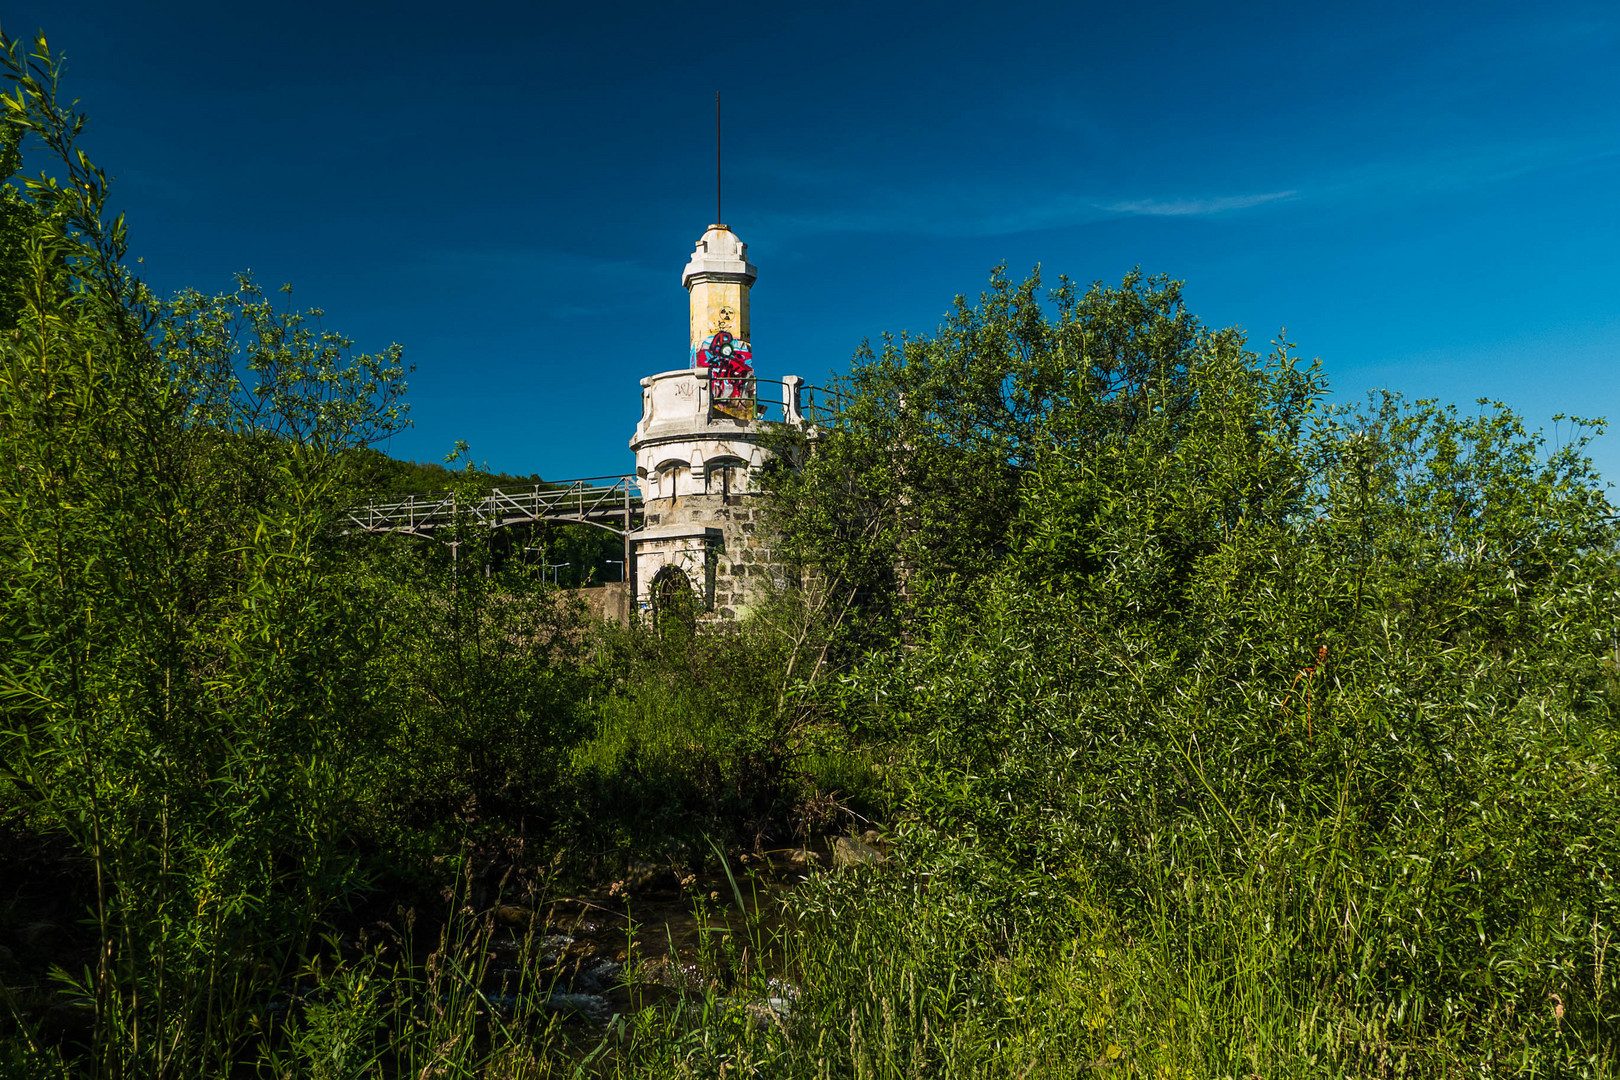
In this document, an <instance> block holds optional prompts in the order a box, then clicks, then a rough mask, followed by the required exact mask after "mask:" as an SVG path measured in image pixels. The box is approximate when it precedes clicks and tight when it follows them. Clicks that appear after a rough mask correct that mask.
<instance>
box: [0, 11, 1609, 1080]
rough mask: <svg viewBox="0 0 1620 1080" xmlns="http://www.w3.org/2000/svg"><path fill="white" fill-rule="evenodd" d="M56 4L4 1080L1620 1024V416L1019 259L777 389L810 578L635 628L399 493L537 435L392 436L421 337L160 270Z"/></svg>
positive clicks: (1263, 1061) (1008, 1064)
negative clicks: (95, 129)
mask: <svg viewBox="0 0 1620 1080" xmlns="http://www.w3.org/2000/svg"><path fill="white" fill-rule="evenodd" d="M5 44H6V52H5V53H4V54H3V56H0V60H3V61H4V65H5V69H6V78H7V88H6V94H5V98H4V102H3V109H4V125H3V127H0V133H3V138H0V161H3V163H4V165H5V168H6V170H7V174H8V177H9V178H10V179H9V183H8V184H6V185H5V186H4V187H0V270H3V273H4V277H3V279H0V561H3V565H4V567H5V573H4V574H3V575H0V582H3V588H0V1076H18V1077H28V1078H47V1077H51V1078H55V1077H143V1078H144V1077H191V1076H225V1075H229V1076H266V1077H277V1078H280V1077H413V1078H414V1077H433V1076H443V1077H461V1076H476V1077H491V1078H494V1077H546V1076H557V1077H576V1076H601V1077H609V1076H623V1077H647V1078H653V1077H658V1078H666V1077H710V1078H719V1077H739V1076H771V1077H804V1078H807V1080H808V1078H829V1080H830V1078H877V1077H905V1076H926V1077H1003V1076H1006V1077H1030V1078H1034V1077H1079V1076H1093V1075H1117V1076H1141V1077H1152V1078H1155V1080H1158V1078H1170V1077H1176V1078H1182V1077H1187V1078H1193V1077H1206V1076H1207V1077H1211V1078H1214V1077H1236V1076H1244V1077H1248V1076H1268V1077H1269V1076H1307V1075H1309V1076H1345V1077H1352V1076H1353V1077H1372V1076H1377V1077H1387V1076H1436V1077H1438V1076H1456V1075H1464V1074H1467V1075H1479V1076H1486V1075H1489V1076H1526V1077H1528V1076H1594V1077H1595V1076H1609V1075H1613V1074H1614V1072H1615V1070H1616V1068H1617V1065H1620V1057H1617V1054H1616V1036H1617V1030H1620V992H1617V990H1616V986H1615V978H1614V975H1613V972H1612V971H1611V970H1610V968H1611V965H1610V956H1611V944H1612V935H1613V933H1614V928H1615V926H1616V924H1617V919H1620V886H1617V884H1616V881H1615V876H1614V874H1615V867H1616V866H1620V797H1617V796H1620V791H1617V786H1620V547H1617V533H1616V530H1617V517H1616V510H1615V507H1614V505H1613V504H1612V502H1611V501H1610V499H1609V496H1608V494H1607V488H1606V486H1605V484H1604V482H1603V480H1602V478H1601V477H1600V476H1598V475H1597V474H1596V473H1595V472H1594V470H1593V468H1592V466H1591V463H1590V461H1589V460H1588V459H1587V457H1586V456H1585V454H1584V452H1583V447H1584V446H1585V440H1587V439H1588V438H1590V436H1591V435H1592V434H1594V433H1596V432H1598V431H1601V430H1602V422H1601V421H1599V420H1595V419H1594V420H1579V421H1569V422H1568V423H1566V424H1565V428H1564V431H1563V432H1561V434H1560V438H1559V439H1558V441H1557V442H1556V443H1549V441H1548V439H1547V437H1545V436H1544V435H1542V434H1541V433H1539V432H1536V431H1533V430H1530V429H1528V428H1527V427H1526V426H1525V425H1524V423H1523V422H1522V421H1521V419H1520V418H1518V417H1516V416H1515V415H1513V414H1512V413H1511V412H1510V411H1509V410H1507V409H1505V408H1503V407H1502V406H1499V405H1495V404H1492V403H1489V402H1480V403H1477V404H1476V405H1473V406H1469V407H1467V408H1460V407H1457V406H1453V405H1449V404H1445V403H1441V402H1433V401H1406V400H1403V399H1402V398H1400V397H1399V396H1398V395H1395V394H1393V393H1384V394H1378V395H1375V396H1373V397H1371V398H1370V399H1369V400H1367V401H1366V402H1364V403H1360V404H1356V405H1350V406H1345V405H1338V404H1334V403H1332V401H1331V400H1330V398H1329V382H1328V378H1327V373H1326V371H1325V370H1324V368H1323V367H1322V365H1320V364H1319V363H1316V362H1314V361H1311V362H1307V361H1304V360H1302V359H1301V358H1300V356H1299V354H1298V352H1297V350H1296V348H1295V346H1294V345H1293V344H1291V343H1289V342H1287V341H1283V340H1278V341H1276V342H1273V343H1272V344H1271V345H1270V346H1269V347H1268V348H1266V349H1264V350H1257V349H1256V348H1255V347H1254V345H1253V344H1252V343H1251V342H1250V341H1249V340H1248V338H1247V337H1246V336H1245V334H1244V333H1243V332H1241V331H1240V330H1237V329H1233V328H1215V327H1210V326H1206V325H1205V324H1204V323H1202V322H1201V321H1200V320H1199V319H1198V318H1197V317H1196V316H1195V315H1194V314H1193V313H1192V312H1190V311H1188V310H1187V308H1186V306H1185V304H1184V301H1183V297H1182V290H1181V285H1180V283H1178V282H1176V281H1174V280H1172V279H1170V278H1167V277H1162V276H1153V275H1147V274H1142V273H1132V274H1130V275H1128V276H1126V277H1125V278H1124V279H1123V280H1122V281H1121V282H1119V283H1118V284H1117V285H1108V284H1103V283H1096V284H1093V285H1090V286H1082V285H1079V284H1076V283H1075V282H1072V281H1069V280H1066V279H1059V280H1058V282H1057V284H1056V286H1055V287H1050V288H1049V287H1048V286H1047V284H1046V283H1044V282H1043V281H1042V279H1041V277H1040V276H1039V274H1033V275H1031V276H1030V277H1028V278H1027V279H1025V280H1023V281H1017V280H1014V279H1013V278H1010V277H1008V276H1007V275H1006V274H1005V273H1004V272H1003V271H1000V270H997V271H995V272H994V273H993V274H992V276H991V279H990V283H989V286H988V288H987V290H986V291H985V292H984V293H983V294H982V295H981V296H980V297H978V298H977V299H976V300H970V299H966V298H958V300H957V301H956V304H955V306H954V308H953V310H952V312H951V314H950V316H949V317H948V319H947V320H946V322H945V323H944V325H942V326H941V327H940V328H939V329H938V330H937V332H935V333H933V334H929V335H922V336H916V337H900V338H893V339H884V340H882V341H880V342H879V343H878V344H877V346H876V347H862V348H861V349H860V350H858V351H857V352H856V354H855V356H854V358H853V360H852V363H851V366H850V370H849V374H848V375H847V377H845V378H844V379H843V380H842V386H841V387H840V388H839V389H840V390H841V391H842V397H841V398H839V399H838V400H839V402H840V405H839V407H838V410H837V412H836V414H835V415H831V416H829V417H828V419H827V420H826V422H825V423H823V424H822V425H821V430H820V433H819V436H818V437H817V438H816V439H815V440H814V442H813V444H808V443H806V442H805V439H806V436H805V433H803V432H800V431H795V430H784V431H782V432H780V434H779V437H780V439H781V440H782V443H783V445H782V446H781V449H782V450H783V451H784V455H783V456H784V458H787V457H788V454H787V452H789V451H791V459H792V460H796V461H803V462H804V466H803V467H802V468H801V469H798V470H796V471H794V470H787V469H780V468H779V469H773V470H768V471H767V472H766V474H765V478H764V483H765V484H766V485H767V488H768V493H767V504H766V505H767V506H768V508H769V512H770V519H771V527H772V528H774V529H775V530H777V532H778V533H779V535H780V544H779V545H778V546H779V547H780V548H781V549H782V550H783V551H785V552H787V553H788V557H789V558H790V559H791V560H792V564H793V565H792V570H793V571H794V572H793V573H792V574H789V575H787V577H788V583H787V585H786V586H785V587H783V588H782V589H780V590H779V591H778V593H777V594H776V595H773V596H772V597H770V599H769V600H768V602H766V603H763V604H761V605H760V606H759V607H758V608H757V609H756V610H753V611H751V612H750V613H749V616H748V618H746V619H744V620H741V622H740V625H736V626H734V627H728V628H725V629H723V630H705V631H703V632H697V631H695V630H694V629H693V628H692V627H691V626H689V625H687V624H684V623H682V622H680V621H679V620H664V621H662V622H660V623H657V624H653V625H648V624H637V625H634V626H631V627H629V628H619V627H617V626H614V625H611V624H601V623H599V622H598V621H597V620H595V619H594V618H593V617H592V616H591V615H590V614H589V613H588V611H587V610H586V607H585V605H584V604H583V603H582V602H581V601H580V600H579V595H578V593H577V592H575V591H574V590H572V589H569V588H566V587H562V588H559V587H558V586H556V585H554V584H553V583H552V582H551V581H550V580H548V579H547V577H546V575H545V574H544V573H542V572H539V568H538V567H536V566H535V565H533V563H532V562H531V561H528V560H526V559H525V558H523V557H522V552H521V550H520V549H522V548H524V547H527V546H532V545H529V544H528V543H526V542H521V541H523V538H522V537H521V536H520V537H518V538H516V539H514V538H511V537H507V538H504V539H503V538H502V537H501V536H500V535H499V534H497V535H496V536H494V537H492V536H491V534H490V531H489V530H488V529H482V528H478V527H476V526H474V525H472V524H471V523H470V522H463V523H459V524H457V525H454V526H451V527H450V529H449V531H448V534H447V538H448V539H453V540H455V541H456V543H457V544H458V545H459V551H460V555H459V557H458V558H457V559H455V560H452V559H451V558H449V557H448V555H447V554H446V547H445V545H444V544H440V543H434V542H432V541H424V540H421V539H416V538H410V537H401V536H387V537H379V536H357V535H350V534H347V533H346V532H345V531H344V530H343V529H342V527H341V522H342V520H343V512H344V509H345V508H346V507H348V506H350V505H352V504H353V503H354V502H355V501H357V500H360V499H364V498H365V497H367V496H370V495H373V494H377V493H379V492H386V493H390V494H409V493H411V492H413V491H422V492H426V491H428V490H443V489H444V488H446V487H448V488H450V489H451V490H462V491H466V492H468V493H472V492H475V491H478V490H481V489H485V488H487V487H490V486H505V485H507V484H509V483H510V484H513V485H519V484H536V483H545V481H543V480H541V479H540V478H539V477H537V476H531V477H509V476H504V475H497V474H489V473H485V472H481V471H478V470H469V469H466V468H465V467H464V466H460V465H458V463H456V462H452V463H451V464H452V465H454V466H457V467H451V468H443V469H441V468H440V467H438V466H425V465H418V464H414V463H405V462H395V461H392V460H390V459H388V458H387V457H386V456H385V455H383V454H382V453H381V452H379V451H378V450H376V449H375V447H376V446H377V445H378V444H381V443H384V442H385V441H386V440H387V438H388V436H389V435H390V434H391V433H394V432H397V431H398V430H400V427H401V425H402V424H404V423H405V421H406V411H405V410H406V400H405V385H404V377H405V374H406V368H405V362H404V355H403V350H401V349H400V348H399V347H398V346H394V347H391V348H390V349H387V350H384V351H382V352H380V353H373V354H366V353H360V352H357V351H356V350H355V349H354V348H353V344H352V343H351V342H350V341H348V340H347V339H345V338H343V337H342V336H341V335H339V334H336V333H335V332H332V331H328V330H326V329H324V328H323V327H322V326H321V324H320V321H319V318H318V315H319V313H318V312H317V311H304V310H299V309H297V308H294V307H291V306H290V304H289V302H288V301H286V300H275V301H272V299H271V298H269V297H267V296H265V295H264V293H263V292H262V290H261V289H260V288H259V287H258V286H257V285H256V284H255V283H254V282H253V281H252V279H251V278H248V277H243V278H241V279H239V280H238V281H237V282H236V284H235V287H234V288H232V289H231V290H230V291H228V292H225V293H221V294H218V295H214V294H208V293H204V292H198V291H186V292H182V293H180V294H179V295H177V296H174V297H170V298H163V297H159V296H156V295H154V294H153V292H152V291H151V290H150V289H148V288H147V287H146V286H145V285H143V284H142V282H141V281H140V280H139V278H138V277H137V276H136V274H135V268H134V267H132V266H131V265H130V262H131V260H130V259H129V258H128V246H129V241H128V235H127V230H126V224H125V222H124V220H123V218H122V217H121V216H118V215H116V214H115V212H114V209H113V205H114V204H113V202H112V200H111V193H110V189H109V184H108V181H107V177H106V174H105V173H104V172H102V171H101V169H100V168H98V167H97V166H96V165H95V164H94V163H93V162H92V159H91V157H90V156H89V148H87V147H84V146H82V145H81V142H82V134H83V127H84V122H83V116H82V114H81V113H79V112H78V111H77V107H76V105H70V104H68V102H69V100H70V96H69V95H68V94H66V93H65V92H64V90H63V89H62V87H61V86H60V85H59V79H60V68H59V63H58V60H57V58H55V57H54V56H52V55H51V53H50V52H49V50H48V48H47V46H46V44H45V42H44V40H43V38H41V39H39V40H37V41H34V42H31V43H18V42H11V41H7V42H6V43H5ZM1571 429H1573V434H1569V432H1570V430H1571ZM600 535H601V536H607V534H600ZM530 539H532V537H531V538H530ZM609 539H610V540H614V542H616V538H612V537H609ZM545 542H546V543H548V544H550V543H554V542H555V543H562V542H563V541H562V540H557V539H555V538H553V539H548V540H546V541H545ZM568 542H570V543H571V542H573V541H568ZM591 542H597V541H594V540H593V541H591ZM580 543H584V541H580ZM558 550H560V549H558V548H555V547H550V548H547V552H546V557H547V558H549V559H553V560H557V559H560V558H561V556H560V555H559V554H557V552H558ZM581 550H583V549H581ZM599 554H600V553H599V552H597V553H595V554H590V553H587V554H582V555H580V556H578V557H577V558H578V561H579V564H580V566H581V567H582V568H583V567H585V566H586V565H587V564H589V563H591V562H592V560H593V559H596V558H597V555H599ZM563 561H569V560H563ZM467 567H480V568H482V570H481V572H476V573H475V572H468V571H467V569H466V568H467ZM597 580H600V577H598V579H597ZM563 584H564V585H567V584H568V582H567V581H564V582H563Z"/></svg>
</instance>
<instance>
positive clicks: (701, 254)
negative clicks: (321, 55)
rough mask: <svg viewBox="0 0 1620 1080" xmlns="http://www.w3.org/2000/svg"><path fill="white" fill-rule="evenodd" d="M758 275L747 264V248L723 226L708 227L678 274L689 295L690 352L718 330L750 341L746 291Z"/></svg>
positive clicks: (755, 270)
mask: <svg viewBox="0 0 1620 1080" xmlns="http://www.w3.org/2000/svg"><path fill="white" fill-rule="evenodd" d="M758 276H759V271H758V270H757V269H755V267H754V266H753V264H752V263H750V262H749V261H748V245H747V244H745V243H743V242H742V241H741V240H739V239H737V234H736V233H734V232H732V231H731V230H730V229H729V228H727V227H726V226H724V225H710V226H709V228H708V231H706V232H705V233H704V234H703V238H702V239H701V240H699V241H698V242H697V248H696V250H695V251H693V252H692V258H691V261H689V262H688V263H687V264H686V269H685V270H684V271H683V272H682V274H681V284H682V285H684V286H686V289H687V292H688V293H689V294H690V296H691V311H692V334H691V341H690V342H689V347H690V348H691V349H696V348H697V347H698V346H699V345H701V344H702V343H703V342H704V341H705V340H707V339H708V337H709V335H711V334H714V333H716V332H717V331H720V330H725V331H727V332H728V333H730V334H731V336H732V337H734V338H736V339H737V340H738V341H744V342H748V341H752V340H753V337H752V333H753V327H752V326H751V325H750V323H749V318H748V291H749V289H751V288H752V287H753V285H754V281H755V279H756V278H757V277H758Z"/></svg>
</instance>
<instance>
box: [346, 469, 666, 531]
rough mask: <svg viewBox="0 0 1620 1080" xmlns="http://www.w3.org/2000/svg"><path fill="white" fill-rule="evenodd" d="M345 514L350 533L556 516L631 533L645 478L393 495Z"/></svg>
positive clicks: (504, 523)
mask: <svg viewBox="0 0 1620 1080" xmlns="http://www.w3.org/2000/svg"><path fill="white" fill-rule="evenodd" d="M344 517H345V521H344V525H343V528H344V531H345V532H348V533H405V534H408V535H412V536H432V535H433V534H434V533H435V532H437V531H438V530H440V529H443V528H447V527H449V526H452V525H457V524H460V525H473V526H483V527H484V528H487V529H501V528H506V527H508V526H512V525H532V524H537V523H539V522H542V521H552V522H557V523H559V524H569V525H594V526H596V527H597V528H599V529H606V530H607V531H608V532H611V533H614V534H616V535H619V536H625V537H628V536H629V534H630V533H632V532H634V531H635V530H636V529H638V528H640V526H641V522H642V499H641V481H640V479H639V478H637V477H634V476H590V477H586V478H584V479H582V480H562V481H557V482H554V483H548V484H536V485H535V486H534V487H533V488H532V489H530V490H527V491H505V490H503V489H501V488H495V489H493V490H491V491H489V492H488V493H487V494H481V495H473V496H468V495H464V494H457V493H456V492H453V491H444V492H435V493H433V494H430V495H388V496H383V497H381V498H378V499H374V500H371V501H369V502H365V503H361V504H359V505H357V506H351V507H349V509H348V510H346V511H344Z"/></svg>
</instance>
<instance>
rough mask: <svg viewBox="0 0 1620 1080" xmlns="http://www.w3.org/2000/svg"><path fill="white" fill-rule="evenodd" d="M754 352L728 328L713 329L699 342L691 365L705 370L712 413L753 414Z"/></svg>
mask: <svg viewBox="0 0 1620 1080" xmlns="http://www.w3.org/2000/svg"><path fill="white" fill-rule="evenodd" d="M753 358H754V354H753V352H752V351H751V350H750V349H749V347H748V342H746V341H738V340H737V339H736V338H735V337H733V336H732V335H731V333H730V331H727V330H717V331H715V332H714V333H713V334H710V335H709V336H708V338H706V339H705V340H704V342H703V344H701V345H699V346H698V347H697V348H696V349H695V350H694V351H693V356H692V366H693V367H696V368H708V369H709V396H710V399H711V400H712V401H713V402H714V408H715V411H716V412H723V413H725V414H726V415H728V416H735V417H737V418H738V419H741V420H751V419H753V415H754V380H753V378H752V376H753V374H754V368H753V366H752V365H751V364H750V363H749V361H751V360H753Z"/></svg>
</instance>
